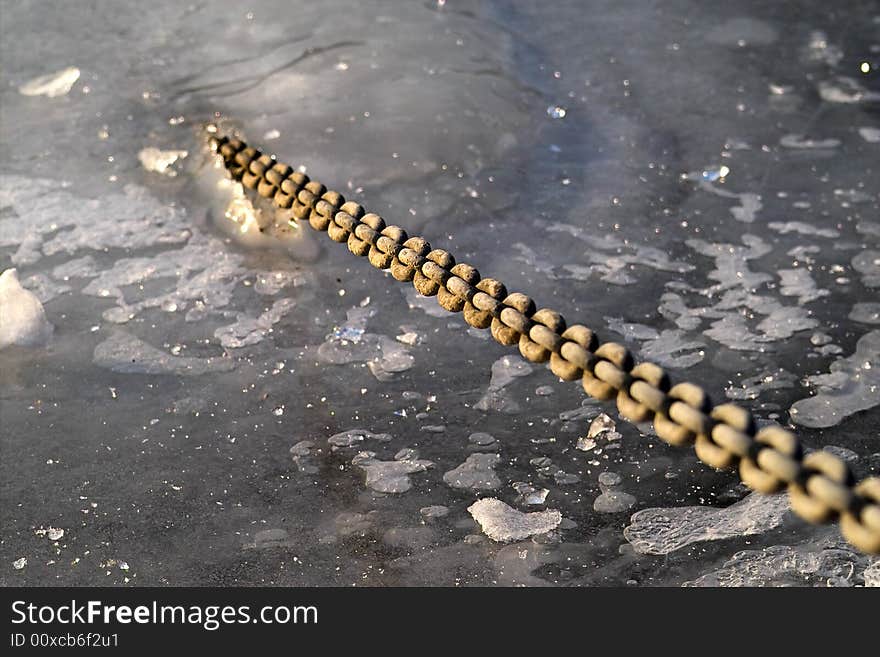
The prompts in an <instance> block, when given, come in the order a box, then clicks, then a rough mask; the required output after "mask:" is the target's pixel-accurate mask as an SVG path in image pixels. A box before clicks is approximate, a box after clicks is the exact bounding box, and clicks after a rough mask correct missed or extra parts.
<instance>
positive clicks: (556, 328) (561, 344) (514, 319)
mask: <svg viewBox="0 0 880 657" xmlns="http://www.w3.org/2000/svg"><path fill="white" fill-rule="evenodd" d="M211 147H212V149H213V150H214V151H215V152H216V153H219V155H220V156H221V157H222V158H223V162H224V165H225V166H226V168H227V170H228V171H229V173H230V175H231V176H232V177H233V178H234V179H235V180H238V181H241V183H242V184H243V185H244V186H245V187H247V188H248V189H253V190H256V191H257V193H258V194H259V195H260V196H263V197H265V198H269V199H272V200H273V201H274V203H275V205H277V206H278V207H279V208H284V209H291V210H292V212H293V214H294V216H295V217H296V218H297V219H299V220H301V221H306V220H307V221H308V222H309V224H310V225H311V226H312V228H314V229H315V230H318V231H325V232H326V233H327V234H328V235H329V236H330V239H332V240H333V241H335V242H346V243H347V244H348V248H349V250H350V251H351V252H352V253H353V254H355V255H358V256H366V257H367V258H368V259H369V261H370V264H371V265H373V266H374V267H376V268H377V269H387V270H390V272H391V275H392V276H393V277H394V278H395V279H397V280H398V281H411V282H412V283H413V285H414V286H415V288H416V290H418V292H419V293H420V294H423V295H425V296H435V295H436V296H437V300H438V301H439V303H440V305H441V306H442V307H443V308H445V309H446V310H448V311H450V312H461V313H463V315H464V319H465V321H466V322H467V323H468V324H470V325H471V326H473V327H475V328H480V329H485V328H489V329H490V330H491V332H492V337H493V338H495V340H497V341H498V342H499V343H501V344H503V345H518V346H519V350H520V353H521V354H522V355H523V357H524V358H526V359H527V360H529V361H531V362H533V363H543V362H547V361H549V363H550V369H551V370H552V371H553V373H554V374H555V375H556V376H558V377H559V378H561V379H564V380H566V381H574V380H578V379H580V381H581V383H582V385H583V387H584V390H585V391H586V393H587V394H588V395H590V396H591V397H595V398H597V399H600V400H610V399H615V400H616V402H617V408H618V409H619V411H620V414H621V415H622V416H623V417H625V418H627V419H628V420H630V421H632V422H645V421H648V420H652V421H653V424H654V429H655V430H656V432H657V435H658V436H659V437H660V438H662V439H663V440H664V441H666V442H667V443H669V444H671V445H688V444H693V445H694V449H695V451H696V453H697V456H698V457H699V458H700V460H701V461H703V462H704V463H706V464H708V465H710V466H712V467H713V468H717V469H729V468H734V467H736V468H737V469H738V471H739V476H740V478H741V479H742V481H743V482H744V483H745V484H746V485H747V486H748V487H749V488H751V489H753V490H756V491H759V492H761V493H775V492H778V491H780V490H782V489H787V491H788V495H789V498H790V500H791V506H792V509H793V510H794V512H795V513H797V514H798V515H799V516H800V517H801V518H803V519H805V520H807V521H809V522H811V523H822V522H829V521H833V520H839V522H840V528H841V532H842V533H843V535H844V537H845V538H846V539H847V540H848V541H849V542H850V543H852V544H853V545H854V546H856V547H857V548H858V549H860V550H862V551H863V552H867V553H873V554H880V477H868V478H865V479H862V480H861V481H859V482H856V481H855V477H854V476H853V474H852V471H851V470H850V468H849V466H848V465H847V464H846V463H845V462H844V461H843V460H842V459H840V458H838V457H837V456H834V455H833V454H831V453H829V452H826V451H815V452H811V453H810V454H806V455H804V453H803V449H802V447H801V445H800V443H799V442H798V440H797V438H796V437H795V435H794V434H793V433H792V432H790V431H787V430H786V429H783V428H782V427H780V426H777V425H773V426H766V427H763V428H761V429H757V427H756V424H755V419H754V417H753V416H752V414H751V412H750V411H748V410H747V409H745V408H742V407H740V406H737V405H735V404H720V405H717V406H716V405H714V404H713V403H712V402H711V401H710V399H709V396H708V395H707V394H706V392H705V391H704V390H703V389H702V388H701V387H699V386H697V385H695V384H693V383H678V384H676V385H672V383H671V382H670V379H669V376H668V375H667V374H666V372H664V371H663V369H662V368H660V367H659V366H658V365H655V364H653V363H636V362H635V360H634V358H633V356H632V354H631V353H630V351H629V350H628V349H627V348H626V347H625V346H623V345H621V344H617V343H614V342H601V341H600V340H599V338H598V337H597V336H596V334H595V333H594V332H593V331H592V330H591V329H589V328H587V327H586V326H582V325H580V324H574V325H568V324H567V323H566V321H565V319H563V317H562V316H561V315H560V314H559V313H557V312H555V311H553V310H550V309H547V308H541V309H537V308H536V306H535V303H534V301H532V299H531V298H530V297H528V296H526V295H525V294H520V293H518V292H514V293H508V291H507V288H506V287H505V286H504V284H503V283H501V282H500V281H497V280H495V279H493V278H484V277H482V276H481V275H480V274H479V272H477V270H476V269H475V268H474V267H473V266H471V265H468V264H464V263H456V261H455V258H453V257H452V255H451V254H450V253H448V252H447V251H444V250H443V249H434V248H432V247H431V245H430V244H428V242H427V241H426V240H424V239H423V238H421V237H409V236H408V235H407V233H406V231H404V230H403V229H402V228H400V227H398V226H393V225H386V223H385V221H384V220H383V219H382V217H380V216H378V215H376V214H372V213H366V212H365V210H364V208H363V207H361V206H360V205H359V204H358V203H355V202H353V201H346V200H345V199H344V198H343V196H342V195H341V194H340V193H338V192H334V191H329V190H328V189H327V188H326V187H325V186H324V185H322V184H321V183H319V182H316V181H314V180H310V179H309V177H308V176H306V175H305V174H303V173H300V172H297V171H294V169H293V168H292V167H290V166H288V165H286V164H281V163H280V162H277V161H276V160H275V158H274V157H272V156H270V155H265V154H262V153H261V152H260V151H258V150H256V149H255V148H252V147H249V146H247V145H246V144H245V143H244V142H242V141H241V140H239V139H230V138H227V137H219V136H216V135H213V136H212V137H211Z"/></svg>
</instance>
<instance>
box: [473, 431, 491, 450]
mask: <svg viewBox="0 0 880 657" xmlns="http://www.w3.org/2000/svg"><path fill="white" fill-rule="evenodd" d="M468 441H469V442H471V443H472V444H474V445H478V446H479V447H488V446H489V445H494V444H495V442H496V441H495V436H493V435H492V434H489V433H484V432H482V431H477V432H475V433H472V434H471V435H470V436H468Z"/></svg>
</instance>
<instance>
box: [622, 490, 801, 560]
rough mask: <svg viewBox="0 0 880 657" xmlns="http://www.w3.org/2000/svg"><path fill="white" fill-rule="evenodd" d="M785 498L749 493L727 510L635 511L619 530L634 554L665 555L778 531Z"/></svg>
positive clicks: (784, 506) (783, 511)
mask: <svg viewBox="0 0 880 657" xmlns="http://www.w3.org/2000/svg"><path fill="white" fill-rule="evenodd" d="M788 510H789V503H788V497H787V496H786V495H785V494H778V495H761V494H760V493H751V494H749V495H748V496H746V497H745V498H743V499H742V500H740V501H739V502H736V503H735V504H732V505H731V506H729V507H726V508H723V509H718V508H712V507H706V506H685V507H672V508H654V509H644V510H642V511H637V512H636V513H634V514H633V515H632V518H631V519H630V525H628V526H627V527H626V528H625V529H624V530H623V535H624V537H625V538H626V540H627V541H629V542H630V544H631V545H632V546H633V548H635V550H636V552H641V553H643V554H669V553H670V552H674V551H675V550H680V549H681V548H683V547H685V546H687V545H690V544H692V543H699V542H701V541H718V540H723V539H726V538H734V537H737V536H749V535H752V534H760V533H763V532H766V531H769V530H771V529H774V528H775V527H778V526H779V525H780V524H781V523H782V521H783V519H784V518H785V515H786V514H787V513H788Z"/></svg>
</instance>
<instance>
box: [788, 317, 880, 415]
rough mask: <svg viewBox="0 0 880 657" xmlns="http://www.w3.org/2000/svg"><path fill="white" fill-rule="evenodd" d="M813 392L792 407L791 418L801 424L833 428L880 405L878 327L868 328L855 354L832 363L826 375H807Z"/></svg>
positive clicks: (879, 337)
mask: <svg viewBox="0 0 880 657" xmlns="http://www.w3.org/2000/svg"><path fill="white" fill-rule="evenodd" d="M807 382H808V383H809V384H810V385H814V386H816V387H817V392H816V395H815V396H813V397H808V398H806V399H801V400H800V401H797V402H795V403H794V404H793V405H792V407H791V411H790V413H791V420H792V422H794V423H795V424H799V425H801V426H804V427H814V428H822V427H833V426H834V425H836V424H840V423H841V422H842V421H843V420H844V419H846V418H847V417H849V416H850V415H853V414H854V413H858V412H859V411H864V410H867V409H869V408H873V407H875V406H877V405H878V404H880V395H878V394H877V390H878V386H880V330H874V331H870V332H869V333H866V334H865V335H863V336H862V337H861V338H859V341H858V343H857V344H856V351H855V353H854V354H853V355H852V356H850V357H849V358H841V359H839V360H837V361H835V362H833V363H832V364H831V368H830V372H829V373H828V374H817V375H814V376H811V377H808V379H807Z"/></svg>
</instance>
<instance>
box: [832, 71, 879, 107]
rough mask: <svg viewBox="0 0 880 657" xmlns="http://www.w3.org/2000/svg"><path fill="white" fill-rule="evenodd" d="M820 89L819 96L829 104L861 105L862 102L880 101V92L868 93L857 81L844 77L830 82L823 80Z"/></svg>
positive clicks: (838, 77)
mask: <svg viewBox="0 0 880 657" xmlns="http://www.w3.org/2000/svg"><path fill="white" fill-rule="evenodd" d="M818 87H819V96H821V97H822V100H825V101H828V102H829V103H861V102H862V101H869V102H874V101H877V100H880V92H876V91H868V90H867V89H865V88H864V87H863V86H862V85H861V84H860V83H859V82H858V81H857V80H855V79H853V78H850V77H846V76H842V75H840V76H837V77H836V78H834V79H833V80H830V81H829V80H823V81H822V82H820V83H819V85H818Z"/></svg>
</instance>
